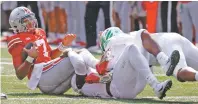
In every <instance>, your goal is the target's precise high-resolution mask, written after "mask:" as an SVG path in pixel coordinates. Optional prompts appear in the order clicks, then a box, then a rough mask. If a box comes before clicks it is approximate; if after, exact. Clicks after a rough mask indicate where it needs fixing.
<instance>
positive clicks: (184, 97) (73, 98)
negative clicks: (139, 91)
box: [8, 96, 198, 100]
mask: <svg viewBox="0 0 198 104" xmlns="http://www.w3.org/2000/svg"><path fill="white" fill-rule="evenodd" d="M82 98H83V99H82ZM87 98H89V97H75V96H74V97H72V98H71V97H61V98H47V97H46V98H42V97H39V98H8V100H76V99H81V100H87ZM141 98H154V99H158V98H157V97H154V96H148V97H137V99H141ZM164 99H189V100H192V99H198V96H172V97H165V98H164Z"/></svg>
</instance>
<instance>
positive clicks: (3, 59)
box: [0, 58, 12, 61]
mask: <svg viewBox="0 0 198 104" xmlns="http://www.w3.org/2000/svg"><path fill="white" fill-rule="evenodd" d="M0 60H1V61H12V58H0Z"/></svg>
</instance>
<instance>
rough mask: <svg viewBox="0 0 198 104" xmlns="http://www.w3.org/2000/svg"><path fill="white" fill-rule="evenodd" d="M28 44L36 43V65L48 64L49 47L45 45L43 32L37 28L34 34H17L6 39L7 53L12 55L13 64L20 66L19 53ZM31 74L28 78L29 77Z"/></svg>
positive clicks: (49, 58)
mask: <svg viewBox="0 0 198 104" xmlns="http://www.w3.org/2000/svg"><path fill="white" fill-rule="evenodd" d="M30 42H34V43H36V46H37V50H38V57H37V59H36V60H35V62H34V63H35V64H36V63H42V62H48V61H50V60H51V57H50V51H51V47H50V46H49V44H48V43H47V39H46V34H45V31H44V30H42V29H40V28H38V29H36V30H35V32H34V33H25V32H24V33H18V34H15V35H13V36H11V37H9V38H8V51H9V53H10V54H11V55H12V59H13V64H14V65H18V66H19V65H20V64H21V62H22V57H21V53H22V51H23V48H24V47H25V46H26V45H27V44H28V43H30ZM30 74H31V72H30V73H29V75H28V77H30Z"/></svg>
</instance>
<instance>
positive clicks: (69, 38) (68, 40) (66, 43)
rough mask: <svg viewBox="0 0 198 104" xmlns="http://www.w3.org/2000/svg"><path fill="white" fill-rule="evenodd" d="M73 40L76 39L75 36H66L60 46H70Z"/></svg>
mask: <svg viewBox="0 0 198 104" xmlns="http://www.w3.org/2000/svg"><path fill="white" fill-rule="evenodd" d="M74 39H76V34H67V35H65V37H64V38H63V41H62V44H63V45H64V46H70V45H71V43H72V41H73V40H74Z"/></svg>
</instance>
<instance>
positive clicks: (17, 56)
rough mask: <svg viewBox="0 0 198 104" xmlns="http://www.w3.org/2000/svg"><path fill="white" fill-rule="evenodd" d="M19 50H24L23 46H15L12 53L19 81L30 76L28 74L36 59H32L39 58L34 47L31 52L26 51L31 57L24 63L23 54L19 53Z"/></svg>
mask: <svg viewBox="0 0 198 104" xmlns="http://www.w3.org/2000/svg"><path fill="white" fill-rule="evenodd" d="M18 49H23V46H22V45H17V46H15V47H14V46H13V47H12V49H11V50H10V52H11V54H12V57H13V64H14V68H15V72H16V76H17V78H18V79H20V80H22V79H23V78H25V77H26V76H27V75H28V72H29V71H30V69H31V66H32V63H33V60H34V58H32V57H37V53H36V49H35V47H33V48H32V49H30V50H27V49H24V51H26V52H27V53H28V55H29V56H28V57H27V58H26V60H25V61H24V62H23V61H22V56H21V53H19V52H18Z"/></svg>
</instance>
